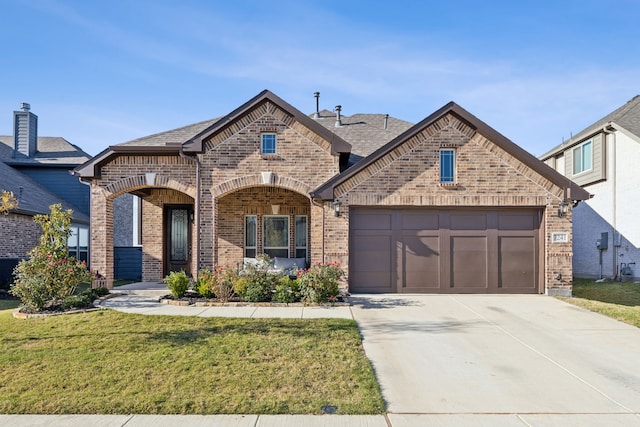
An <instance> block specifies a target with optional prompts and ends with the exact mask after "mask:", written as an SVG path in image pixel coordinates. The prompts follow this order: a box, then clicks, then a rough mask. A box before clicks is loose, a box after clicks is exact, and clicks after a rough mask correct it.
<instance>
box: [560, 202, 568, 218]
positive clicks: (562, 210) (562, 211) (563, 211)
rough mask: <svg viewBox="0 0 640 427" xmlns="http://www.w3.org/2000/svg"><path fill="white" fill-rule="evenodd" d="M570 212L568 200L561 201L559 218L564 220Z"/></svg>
mask: <svg viewBox="0 0 640 427" xmlns="http://www.w3.org/2000/svg"><path fill="white" fill-rule="evenodd" d="M568 210H569V202H567V201H566V200H563V201H561V202H560V207H559V208H558V218H562V217H563V216H565V215H566V214H567V211H568Z"/></svg>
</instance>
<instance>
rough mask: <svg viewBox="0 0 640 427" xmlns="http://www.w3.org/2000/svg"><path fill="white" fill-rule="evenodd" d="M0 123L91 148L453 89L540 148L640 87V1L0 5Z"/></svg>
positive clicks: (140, 0)
mask: <svg viewBox="0 0 640 427" xmlns="http://www.w3.org/2000/svg"><path fill="white" fill-rule="evenodd" d="M3 3H4V4H3V5H2V15H3V19H2V25H0V39H1V40H2V48H3V49H2V50H3V61H2V66H1V67H0V82H1V91H0V134H4V135H11V134H12V132H13V129H12V111H14V110H16V109H18V107H19V104H20V102H29V103H30V104H31V107H32V111H33V112H34V113H35V114H37V115H38V117H39V123H38V126H39V134H40V135H41V136H62V137H64V138H66V139H67V140H69V141H71V142H72V143H74V144H77V145H79V146H81V147H82V148H84V149H85V151H87V152H89V153H90V154H97V153H98V152H100V151H102V150H103V149H105V148H106V147H107V146H109V145H113V144H117V143H120V142H124V141H127V140H130V139H134V138H137V137H141V136H145V135H149V134H152V133H156V132H161V131H164V130H169V129H173V128H176V127H180V126H184V125H187V124H190V123H195V122H198V121H202V120H206V119H210V118H213V117H217V116H221V115H224V114H226V113H228V112H230V111H232V110H233V109H235V108H236V107H238V106H239V105H241V104H242V103H244V102H245V101H247V100H248V99H250V98H251V97H253V96H254V95H256V94H257V93H258V92H260V91H261V90H262V89H269V90H271V91H273V92H274V93H276V94H277V95H279V96H280V97H282V98H283V99H285V100H286V101H287V102H289V103H290V104H292V105H293V106H295V107H296V108H298V109H299V110H301V111H303V112H305V113H312V112H313V111H314V109H315V100H314V98H313V93H314V92H315V91H319V92H320V93H321V96H320V106H321V108H326V109H332V108H333V107H334V106H335V105H338V104H340V105H342V107H343V110H342V111H343V114H346V115H351V114H355V113H382V114H385V113H388V114H390V115H391V116H394V117H398V118H400V119H404V120H407V121H411V122H418V121H420V120H421V119H423V118H424V117H426V116H428V115H429V114H431V113H432V112H433V111H435V110H436V109H438V108H440V107H441V106H442V105H444V104H446V103H447V102H449V101H451V100H453V101H455V102H457V103H458V104H460V105H461V106H462V107H464V108H466V109H467V110H469V111H470V112H471V113H473V114H474V115H476V116H477V117H478V118H480V119H481V120H483V121H485V122H486V123H488V124H489V125H490V126H492V127H494V128H495V129H496V130H498V131H499V132H501V133H503V134H504V135H505V136H507V137H508V138H510V139H511V140H513V141H514V142H516V143H517V144H519V145H520V146H522V147H523V148H525V149H526V150H528V151H530V152H531V153H532V154H534V155H540V154H542V153H544V152H546V151H547V150H549V149H550V148H552V147H553V146H555V145H557V144H559V143H560V142H561V141H562V139H563V138H565V139H566V138H569V137H570V135H571V133H572V132H573V133H574V134H575V133H576V132H578V131H580V130H581V129H583V128H584V127H586V126H587V125H589V124H591V123H592V122H594V121H596V120H597V119H600V118H601V117H603V116H604V115H606V114H607V113H609V112H611V111H612V110H614V109H615V108H617V107H618V106H620V105H622V104H624V103H625V102H626V101H628V100H629V99H631V98H632V97H633V96H635V95H636V94H639V93H640V87H639V86H640V55H638V53H639V51H640V48H638V47H637V42H638V40H640V26H639V25H637V18H638V16H640V0H609V1H591V0H580V1H574V0H555V1H547V0H538V1H513V0H510V1H501V0H498V1H485V2H480V1H469V0H458V1H455V2H441V1H431V0H416V1H403V0H396V1H394V2H388V1H385V2H378V1H373V0H369V1H342V2H338V1H317V0H316V1H305V0H293V1H277V0H272V1H268V2H263V1H257V0H256V1H248V0H235V1H204V0H203V1H197V0H180V1H166V0H136V1H120V0H110V1H95V2H94V1H80V0H78V1H72V0H30V1H13V2H3Z"/></svg>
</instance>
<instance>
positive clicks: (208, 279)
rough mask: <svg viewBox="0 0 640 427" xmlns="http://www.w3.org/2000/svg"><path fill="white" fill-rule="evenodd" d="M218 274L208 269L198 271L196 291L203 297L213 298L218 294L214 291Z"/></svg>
mask: <svg viewBox="0 0 640 427" xmlns="http://www.w3.org/2000/svg"><path fill="white" fill-rule="evenodd" d="M215 281H216V276H215V274H213V273H212V272H211V271H209V270H207V269H202V270H200V271H198V278H197V279H196V284H195V291H196V292H197V293H198V295H200V296H201V297H203V298H213V297H214V296H215V295H216V294H215V291H214V287H215V286H214V285H215Z"/></svg>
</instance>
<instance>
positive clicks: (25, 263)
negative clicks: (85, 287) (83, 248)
mask: <svg viewBox="0 0 640 427" xmlns="http://www.w3.org/2000/svg"><path fill="white" fill-rule="evenodd" d="M50 210H51V212H50V214H49V215H36V216H35V217H34V221H35V222H37V223H38V224H39V225H40V226H41V227H42V236H40V240H39V244H38V246H36V247H35V248H33V249H32V250H31V251H30V252H29V258H28V259H26V260H22V261H20V263H19V264H18V265H17V266H16V268H15V269H14V271H13V274H14V276H15V283H14V284H13V286H12V287H11V292H12V293H13V294H14V295H15V296H17V297H18V298H20V300H21V301H22V303H23V305H24V306H25V307H27V308H28V309H30V310H34V311H41V310H42V309H44V308H45V307H46V306H48V305H53V304H56V303H59V302H61V301H62V300H63V299H64V298H65V297H67V296H69V295H71V294H73V292H74V291H75V290H76V287H77V286H78V285H79V284H80V283H83V282H89V281H91V280H92V279H93V275H92V274H91V272H90V271H89V270H88V269H87V265H86V263H85V262H84V261H82V262H81V261H78V260H77V259H75V258H73V257H68V256H67V238H68V237H69V234H71V229H70V225H71V210H67V211H63V210H62V207H61V205H60V204H56V205H51V207H50Z"/></svg>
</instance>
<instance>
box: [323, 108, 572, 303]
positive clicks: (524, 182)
mask: <svg viewBox="0 0 640 427" xmlns="http://www.w3.org/2000/svg"><path fill="white" fill-rule="evenodd" d="M441 148H454V149H455V150H456V185H446V186H444V185H440V182H439V181H440V177H439V151H440V149H441ZM335 192H336V195H337V196H338V197H339V199H340V200H341V202H342V207H341V211H342V212H343V214H342V215H341V216H340V217H339V218H335V217H333V216H331V215H329V213H330V206H329V205H326V206H325V211H326V215H327V216H326V217H327V218H328V220H327V223H326V230H325V236H326V240H325V248H326V257H327V258H336V259H339V260H340V259H341V260H343V261H342V262H343V264H344V265H345V268H346V269H347V271H348V243H349V237H348V230H349V206H424V207H447V206H449V207H452V208H455V207H463V206H468V207H482V206H484V207H493V206H497V207H509V206H511V207H538V208H541V209H543V211H544V221H543V223H544V224H543V226H542V227H541V228H542V229H541V233H542V235H541V239H540V241H541V243H542V244H544V246H545V248H544V254H545V263H544V265H545V268H544V272H542V275H543V281H544V284H545V287H546V289H547V292H549V289H552V291H551V292H552V293H553V292H556V291H559V292H562V291H563V290H566V289H570V280H571V272H572V271H571V256H572V253H571V240H569V242H567V243H551V240H550V235H551V233H552V232H566V233H569V235H571V215H570V214H569V215H567V216H566V217H564V218H558V217H557V209H558V206H559V203H560V201H561V200H562V198H563V190H562V189H561V188H559V187H557V186H555V185H554V184H553V183H551V182H550V181H548V180H547V179H546V178H544V177H542V176H540V175H538V174H537V173H536V172H535V171H533V170H531V169H529V168H528V167H527V166H526V165H524V164H523V163H522V162H520V161H519V160H517V159H515V158H514V157H512V156H511V155H510V154H509V153H507V152H505V151H504V150H502V149H501V148H499V147H498V146H496V145H494V144H493V143H492V142H491V141H489V140H487V139H486V138H484V137H483V136H482V135H480V134H477V133H475V131H474V130H473V129H471V128H469V127H468V126H466V125H465V124H464V123H462V122H460V121H459V120H457V118H455V117H454V116H452V115H448V116H445V117H443V118H442V119H440V120H439V121H437V122H436V123H434V124H433V125H432V126H430V127H429V128H427V129H425V130H423V131H422V132H420V133H419V134H418V135H415V136H414V137H412V138H411V139H409V140H408V141H406V142H405V143H404V144H402V145H401V146H399V147H397V148H396V149H395V150H393V151H392V152H391V153H389V155H387V156H385V157H384V158H381V159H379V160H378V161H376V162H374V163H373V164H371V165H370V166H369V167H367V168H365V169H364V170H362V171H361V172H359V173H358V174H356V175H355V176H353V177H351V178H350V179H349V180H347V181H345V182H344V183H343V184H341V185H340V186H339V187H337V188H336V191H335ZM558 274H561V275H562V277H563V282H560V281H559V280H557V279H556V277H558Z"/></svg>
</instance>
